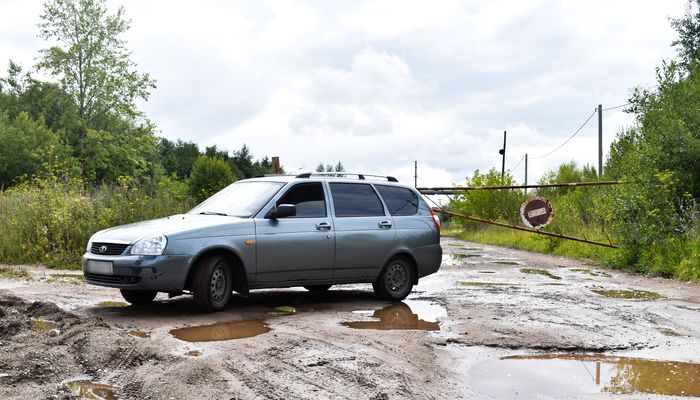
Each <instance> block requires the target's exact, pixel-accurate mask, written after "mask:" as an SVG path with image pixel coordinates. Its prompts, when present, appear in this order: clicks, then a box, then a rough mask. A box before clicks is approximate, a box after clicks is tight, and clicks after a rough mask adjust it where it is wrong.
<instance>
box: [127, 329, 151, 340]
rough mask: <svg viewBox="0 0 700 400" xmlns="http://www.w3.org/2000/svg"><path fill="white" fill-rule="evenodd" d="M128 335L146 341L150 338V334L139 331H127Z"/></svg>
mask: <svg viewBox="0 0 700 400" xmlns="http://www.w3.org/2000/svg"><path fill="white" fill-rule="evenodd" d="M129 335H131V336H136V337H137V338H141V339H148V338H149V337H151V334H150V333H148V332H144V331H139V330H133V331H129Z"/></svg>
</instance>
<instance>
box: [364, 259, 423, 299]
mask: <svg viewBox="0 0 700 400" xmlns="http://www.w3.org/2000/svg"><path fill="white" fill-rule="evenodd" d="M372 288H374V292H375V293H377V295H379V297H381V298H383V299H386V300H390V301H398V300H403V299H405V298H406V296H408V294H409V293H411V290H412V289H413V268H412V266H411V263H410V262H409V261H408V260H406V259H405V258H403V257H396V258H392V259H391V260H390V261H389V263H388V264H387V265H386V267H385V268H384V270H383V271H382V273H381V275H379V279H378V280H377V281H376V282H374V283H373V284H372Z"/></svg>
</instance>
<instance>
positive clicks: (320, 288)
mask: <svg viewBox="0 0 700 400" xmlns="http://www.w3.org/2000/svg"><path fill="white" fill-rule="evenodd" d="M331 286H333V285H309V286H304V289H306V290H308V291H309V292H311V293H326V292H327V291H328V289H330V288H331Z"/></svg>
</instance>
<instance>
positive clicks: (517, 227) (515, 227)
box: [433, 207, 617, 249]
mask: <svg viewBox="0 0 700 400" xmlns="http://www.w3.org/2000/svg"><path fill="white" fill-rule="evenodd" d="M433 211H435V212H436V213H440V214H444V215H449V216H452V217H457V218H463V219H466V220H469V221H474V222H481V223H484V224H489V225H496V226H500V227H503V228H510V229H515V230H519V231H525V232H530V233H536V234H538V235H545V236H551V237H555V238H559V239H567V240H573V241H575V242H581V243H588V244H594V245H596V246H603V247H608V248H611V249H617V246H615V245H614V244H612V243H603V242H596V241H593V240H588V239H582V238H578V237H574V236H567V235H562V234H559V233H551V232H544V231H541V230H538V229H531V228H523V227H522V226H518V225H511V224H506V223H503V222H498V221H492V220H489V219H483V218H477V217H471V216H469V215H464V214H460V213H455V212H451V211H445V210H443V209H441V208H437V207H433Z"/></svg>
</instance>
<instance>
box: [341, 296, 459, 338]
mask: <svg viewBox="0 0 700 400" xmlns="http://www.w3.org/2000/svg"><path fill="white" fill-rule="evenodd" d="M407 303H408V304H407ZM409 304H410V306H409ZM354 313H355V314H362V315H366V316H368V317H372V318H375V319H377V320H375V321H350V322H343V323H342V325H344V326H347V327H350V328H354V329H377V330H422V331H439V330H440V324H439V323H438V322H437V320H438V318H443V317H446V316H447V310H445V308H444V307H443V306H441V305H439V304H435V303H430V302H427V301H411V300H406V301H405V302H401V303H397V304H392V305H390V306H389V307H385V308H382V309H381V310H374V311H372V310H358V311H354Z"/></svg>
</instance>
